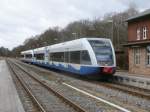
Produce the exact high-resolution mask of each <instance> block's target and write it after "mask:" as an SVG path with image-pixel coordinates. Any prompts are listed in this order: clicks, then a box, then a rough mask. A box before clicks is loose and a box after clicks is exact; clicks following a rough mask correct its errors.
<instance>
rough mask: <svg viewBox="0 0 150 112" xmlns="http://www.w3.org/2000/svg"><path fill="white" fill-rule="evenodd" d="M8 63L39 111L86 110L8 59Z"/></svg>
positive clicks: (81, 111)
mask: <svg viewBox="0 0 150 112" xmlns="http://www.w3.org/2000/svg"><path fill="white" fill-rule="evenodd" d="M8 63H9V66H10V68H11V70H12V71H13V73H14V75H15V76H16V77H17V79H18V80H19V82H20V83H21V85H22V86H23V88H24V89H25V90H26V92H27V93H28V94H29V95H30V97H31V98H32V100H33V102H34V103H35V104H36V106H37V108H38V110H39V111H40V112H52V111H54V112H74V111H77V112H86V111H85V110H84V109H83V108H82V107H80V106H78V105H77V104H75V103H73V102H72V101H70V100H69V99H67V98H65V97H64V96H62V95H61V94H60V93H58V92H57V91H55V90H54V89H52V88H50V87H49V86H48V85H46V84H45V83H43V82H42V81H40V80H38V79H37V78H35V77H33V76H32V75H30V74H29V73H28V72H27V71H25V70H23V68H21V67H20V66H19V65H17V64H15V63H12V62H10V61H9V62H8ZM48 100H49V101H48Z"/></svg>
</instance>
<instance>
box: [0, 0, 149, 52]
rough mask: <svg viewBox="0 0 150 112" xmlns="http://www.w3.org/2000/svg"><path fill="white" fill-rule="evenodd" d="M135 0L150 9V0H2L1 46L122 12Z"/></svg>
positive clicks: (139, 7)
mask: <svg viewBox="0 0 150 112" xmlns="http://www.w3.org/2000/svg"><path fill="white" fill-rule="evenodd" d="M134 1H135V4H136V5H137V7H138V9H139V10H145V9H147V8H150V3H149V0H0V46H4V47H7V48H9V49H12V48H13V47H16V46H18V45H20V44H22V43H23V42H24V40H25V39H27V38H29V37H31V36H34V35H36V34H40V33H42V32H43V31H44V30H46V29H48V28H49V27H54V26H59V27H62V28H63V27H65V26H66V25H67V24H68V23H69V22H72V21H75V20H80V19H93V18H95V17H103V15H104V14H105V13H110V12H121V11H124V10H126V9H127V8H128V5H129V4H130V2H134Z"/></svg>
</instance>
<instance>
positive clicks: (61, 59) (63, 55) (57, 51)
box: [21, 38, 116, 77]
mask: <svg viewBox="0 0 150 112" xmlns="http://www.w3.org/2000/svg"><path fill="white" fill-rule="evenodd" d="M21 55H22V60H23V61H24V62H28V63H32V64H36V65H40V66H44V67H49V68H55V69H59V70H63V71H67V72H71V73H75V74H79V75H84V76H99V77H100V76H102V75H104V74H105V75H108V74H109V75H113V74H114V73H115V69H116V59H115V52H114V48H113V45H112V43H111V41H110V39H104V38H81V39H76V40H72V41H68V42H63V43H59V44H55V45H51V46H45V47H41V48H37V49H31V50H27V51H23V52H21Z"/></svg>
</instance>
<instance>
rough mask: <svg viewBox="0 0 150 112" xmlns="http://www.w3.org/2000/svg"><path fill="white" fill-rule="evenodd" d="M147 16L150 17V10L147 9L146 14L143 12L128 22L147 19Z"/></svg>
mask: <svg viewBox="0 0 150 112" xmlns="http://www.w3.org/2000/svg"><path fill="white" fill-rule="evenodd" d="M146 16H150V9H147V10H145V11H144V12H141V13H139V14H137V15H136V16H133V17H130V18H128V19H127V20H126V21H127V22H129V21H133V20H136V19H140V18H142V17H146Z"/></svg>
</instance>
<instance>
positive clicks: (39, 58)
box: [34, 53, 44, 60]
mask: <svg viewBox="0 0 150 112" xmlns="http://www.w3.org/2000/svg"><path fill="white" fill-rule="evenodd" d="M34 56H35V57H36V59H37V60H44V54H43V53H40V54H34Z"/></svg>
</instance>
